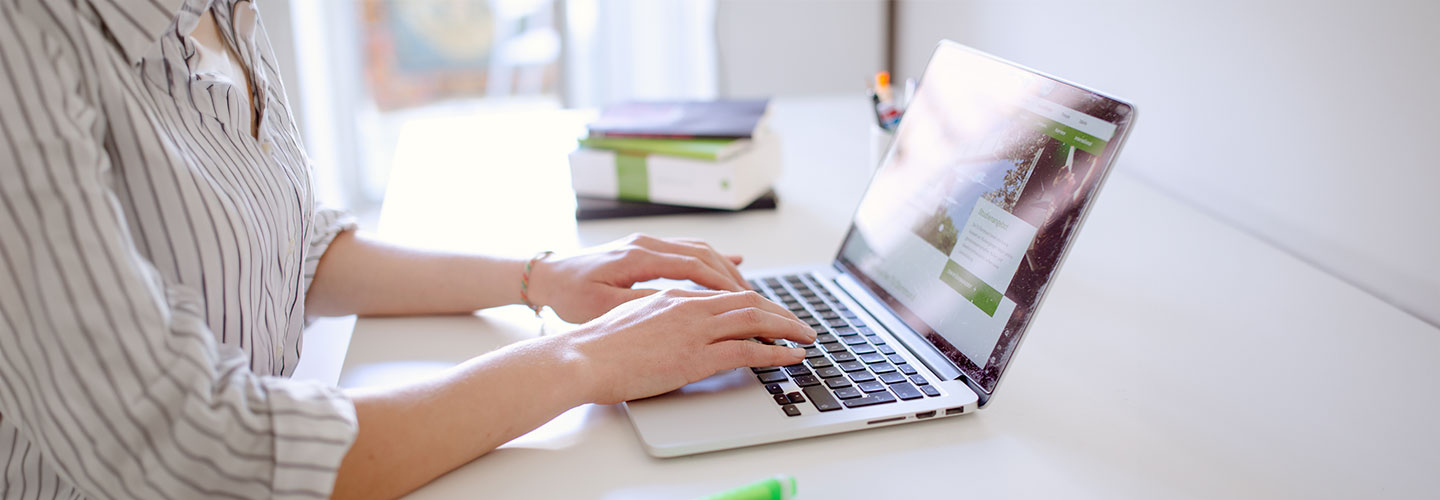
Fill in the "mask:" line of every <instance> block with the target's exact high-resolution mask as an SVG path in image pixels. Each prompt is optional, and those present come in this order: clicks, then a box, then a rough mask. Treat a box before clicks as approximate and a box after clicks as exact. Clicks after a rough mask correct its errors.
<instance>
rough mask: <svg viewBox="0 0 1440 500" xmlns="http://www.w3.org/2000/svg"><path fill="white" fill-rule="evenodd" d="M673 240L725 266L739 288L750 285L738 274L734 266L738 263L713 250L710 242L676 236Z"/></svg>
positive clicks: (747, 288) (738, 270)
mask: <svg viewBox="0 0 1440 500" xmlns="http://www.w3.org/2000/svg"><path fill="white" fill-rule="evenodd" d="M675 241H678V242H680V243H683V244H686V245H690V246H691V247H694V248H697V249H699V250H700V251H702V252H705V254H706V255H707V256H709V257H710V258H712V259H714V260H715V262H717V263H719V265H720V266H721V267H723V268H725V270H726V272H729V273H730V275H731V276H734V277H735V282H736V283H739V284H740V288H741V289H742V290H749V289H750V285H749V284H748V283H746V282H745V276H743V275H741V274H740V268H738V267H735V266H736V265H739V264H740V263H739V262H734V261H733V260H732V259H731V258H730V257H727V256H724V255H721V254H720V252H717V251H715V247H712V246H710V244H709V243H706V242H705V240H697V239H695V238H676V239H675Z"/></svg>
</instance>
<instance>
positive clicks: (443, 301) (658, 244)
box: [305, 231, 747, 323]
mask: <svg viewBox="0 0 1440 500" xmlns="http://www.w3.org/2000/svg"><path fill="white" fill-rule="evenodd" d="M740 260H741V259H740V257H738V256H724V255H721V254H720V253H719V252H716V251H715V250H714V249H713V248H710V246H709V245H706V244H705V243H703V242H700V241H696V240H689V239H662V238H654V237H650V236H645V235H638V234H637V235H633V236H630V237H628V238H624V239H621V240H619V241H616V242H613V243H611V244H609V245H605V246H601V247H597V248H591V249H586V250H583V251H580V252H577V253H574V254H569V255H554V256H551V257H549V258H546V259H544V260H541V261H539V262H537V263H536V264H535V268H534V269H533V270H532V272H531V273H530V292H529V295H530V300H531V302H532V303H535V304H540V305H547V306H550V307H552V308H553V309H555V312H556V313H557V314H559V315H560V317H561V318H564V319H565V320H567V321H571V322H575V323H582V322H585V321H589V320H591V319H594V318H595V317H597V316H600V315H601V314H604V313H605V312H606V311H609V310H610V309H611V308H614V307H615V306H617V305H619V304H620V303H622V302H626V301H629V300H633V299H635V298H638V297H642V296H645V295H648V294H650V293H653V292H654V290H643V289H631V288H630V286H631V285H633V284H635V283H638V282H642V281H649V280H653V279H657V278H668V279H675V280H691V281H694V282H696V283H698V284H700V285H702V286H705V287H707V288H711V289H715V290H726V291H741V290H746V289H747V287H746V286H745V281H744V278H742V277H741V276H740V271H739V270H738V269H736V268H735V265H736V264H738V263H739V262H740ZM525 262H526V261H525V260H520V259H506V258H500V257H490V256H484V255H464V254H455V253H443V252H432V251H424V250H415V249H410V248H405V247H402V246H398V245H394V244H390V243H385V242H381V241H378V240H374V239H371V238H368V237H366V236H365V235H363V234H362V235H357V234H355V232H354V231H345V232H342V233H340V235H339V236H336V237H335V240H334V241H333V242H331V243H330V246H329V247H328V248H327V249H326V250H325V254H324V257H323V258H322V259H321V260H320V264H319V266H318V267H317V269H316V273H315V281H314V282H313V283H312V284H311V285H310V289H309V291H308V292H307V294H306V297H305V310H306V314H307V315H311V316H337V315H344V314H360V315H402V314H444V313H468V312H471V311H475V310H478V309H485V308H489V307H495V306H502V305H508V304H518V303H520V278H521V273H522V272H523V269H524V266H525Z"/></svg>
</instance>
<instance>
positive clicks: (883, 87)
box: [875, 71, 895, 104]
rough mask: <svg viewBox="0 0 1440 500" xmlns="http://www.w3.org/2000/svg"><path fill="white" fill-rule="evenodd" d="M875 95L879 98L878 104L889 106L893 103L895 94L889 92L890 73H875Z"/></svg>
mask: <svg viewBox="0 0 1440 500" xmlns="http://www.w3.org/2000/svg"><path fill="white" fill-rule="evenodd" d="M875 95H878V96H880V102H882V103H886V104H891V103H893V102H895V94H894V93H892V92H890V72H889V71H881V72H879V73H875Z"/></svg>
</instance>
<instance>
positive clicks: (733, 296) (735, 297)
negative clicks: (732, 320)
mask: <svg viewBox="0 0 1440 500" xmlns="http://www.w3.org/2000/svg"><path fill="white" fill-rule="evenodd" d="M702 302H704V303H705V304H706V305H707V306H708V307H709V308H710V313H711V314H717V315H718V314H722V313H724V312H725V311H729V310H732V309H740V308H745V307H758V308H760V309H764V310H766V311H770V312H772V313H775V314H779V315H781V316H784V317H786V318H790V319H794V320H795V321H800V318H798V317H796V316H795V313H793V312H791V311H790V310H789V309H786V308H785V306H782V305H780V304H776V303H775V302H773V301H771V300H770V299H767V298H765V297H762V296H761V295H760V294H759V293H758V292H753V291H746V292H739V293H722V294H717V295H713V296H710V297H707V298H705V300H704V301H702Z"/></svg>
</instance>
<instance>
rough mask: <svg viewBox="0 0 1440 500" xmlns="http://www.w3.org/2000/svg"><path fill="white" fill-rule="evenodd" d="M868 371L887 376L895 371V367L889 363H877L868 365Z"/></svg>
mask: <svg viewBox="0 0 1440 500" xmlns="http://www.w3.org/2000/svg"><path fill="white" fill-rule="evenodd" d="M870 371H872V372H875V374H876V375H882V374H889V373H893V372H894V371H895V366H894V365H891V364H890V363H886V362H884V361H881V362H879V363H875V364H873V365H870ZM902 378H903V377H902Z"/></svg>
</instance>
